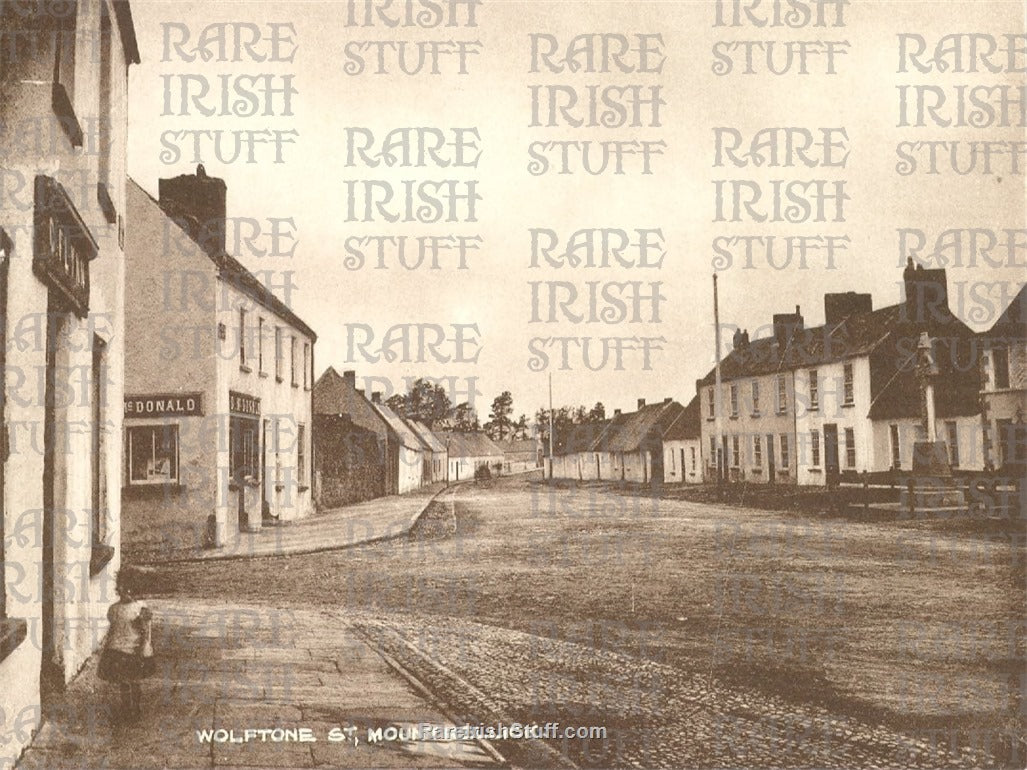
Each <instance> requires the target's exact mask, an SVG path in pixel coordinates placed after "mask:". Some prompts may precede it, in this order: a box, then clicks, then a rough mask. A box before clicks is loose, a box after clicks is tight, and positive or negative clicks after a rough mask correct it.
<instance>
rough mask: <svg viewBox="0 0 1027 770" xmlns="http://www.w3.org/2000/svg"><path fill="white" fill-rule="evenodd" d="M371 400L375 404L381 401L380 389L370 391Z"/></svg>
mask: <svg viewBox="0 0 1027 770" xmlns="http://www.w3.org/2000/svg"><path fill="white" fill-rule="evenodd" d="M371 401H372V402H374V403H375V404H380V403H381V402H382V392H381V391H380V390H375V391H372V392H371Z"/></svg>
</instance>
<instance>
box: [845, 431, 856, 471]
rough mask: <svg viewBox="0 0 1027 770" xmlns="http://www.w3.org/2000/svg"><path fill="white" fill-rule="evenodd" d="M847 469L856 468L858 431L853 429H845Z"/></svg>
mask: <svg viewBox="0 0 1027 770" xmlns="http://www.w3.org/2000/svg"><path fill="white" fill-rule="evenodd" d="M845 467H846V468H855V467H856V431H855V430H853V429H852V428H846V429H845Z"/></svg>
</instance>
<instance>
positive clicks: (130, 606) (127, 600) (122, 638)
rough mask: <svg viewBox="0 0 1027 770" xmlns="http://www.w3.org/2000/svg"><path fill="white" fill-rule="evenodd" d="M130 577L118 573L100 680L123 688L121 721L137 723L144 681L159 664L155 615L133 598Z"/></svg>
mask: <svg viewBox="0 0 1027 770" xmlns="http://www.w3.org/2000/svg"><path fill="white" fill-rule="evenodd" d="M127 578H128V576H127V575H126V574H125V571H124V570H121V571H119V572H118V576H117V580H116V585H115V590H117V592H118V597H119V598H118V601H116V602H115V603H114V604H112V605H111V606H110V609H108V610H107V620H108V621H109V622H110V630H109V631H108V632H107V641H106V644H105V645H104V649H103V654H102V655H101V657H100V670H99V674H100V678H101V679H104V680H105V681H108V682H117V683H118V684H119V685H120V687H121V713H120V716H121V719H122V720H135V719H138V717H139V714H140V700H141V698H142V688H141V686H140V682H142V680H143V679H145V678H146V677H148V676H150V675H151V674H153V672H154V669H155V668H156V664H155V663H154V659H153V645H152V643H151V640H150V622H151V620H152V618H153V613H152V612H150V608H149V607H147V606H146V604H145V603H144V602H141V601H138V600H136V599H135V598H134V597H133V596H132V589H131V586H130V585H129V581H128V579H127Z"/></svg>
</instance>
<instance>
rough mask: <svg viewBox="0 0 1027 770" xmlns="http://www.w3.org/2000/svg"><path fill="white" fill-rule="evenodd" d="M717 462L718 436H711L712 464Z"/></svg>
mask: <svg viewBox="0 0 1027 770" xmlns="http://www.w3.org/2000/svg"><path fill="white" fill-rule="evenodd" d="M716 464H717V437H716V436H710V465H716Z"/></svg>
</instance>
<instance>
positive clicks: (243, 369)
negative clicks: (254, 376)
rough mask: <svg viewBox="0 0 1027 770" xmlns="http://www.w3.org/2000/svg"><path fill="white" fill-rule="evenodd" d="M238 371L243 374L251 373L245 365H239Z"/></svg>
mask: <svg viewBox="0 0 1027 770" xmlns="http://www.w3.org/2000/svg"><path fill="white" fill-rule="evenodd" d="M239 371H240V372H242V373H243V374H251V373H252V372H253V370H252V369H250V367H248V366H247V365H246V364H239Z"/></svg>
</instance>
